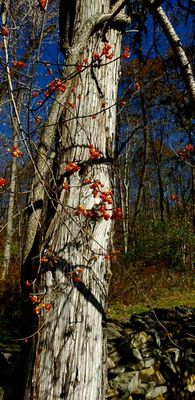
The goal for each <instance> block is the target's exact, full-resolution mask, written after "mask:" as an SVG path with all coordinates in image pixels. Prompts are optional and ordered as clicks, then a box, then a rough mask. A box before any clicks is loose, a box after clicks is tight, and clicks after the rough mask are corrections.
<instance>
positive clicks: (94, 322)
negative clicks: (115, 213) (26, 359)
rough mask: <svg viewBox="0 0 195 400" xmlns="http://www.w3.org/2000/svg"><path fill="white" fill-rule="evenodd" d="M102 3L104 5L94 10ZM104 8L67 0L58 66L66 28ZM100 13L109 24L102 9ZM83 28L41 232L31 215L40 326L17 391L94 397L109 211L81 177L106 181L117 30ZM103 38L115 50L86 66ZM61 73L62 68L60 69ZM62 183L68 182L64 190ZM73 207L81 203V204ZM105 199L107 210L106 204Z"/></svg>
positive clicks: (42, 399)
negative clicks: (104, 213)
mask: <svg viewBox="0 0 195 400" xmlns="http://www.w3.org/2000/svg"><path fill="white" fill-rule="evenodd" d="M119 3H120V4H122V2H121V1H120V2H119ZM102 10H103V11H104V14H99V13H102ZM106 13H107V14H109V13H110V10H109V1H106V2H105V1H103V0H99V1H95V0H94V1H92V2H90V3H89V1H88V0H85V1H82V2H81V1H76V8H75V16H74V26H72V27H71V28H73V37H72V43H74V49H73V47H72V49H71V47H70V49H69V50H68V57H67V59H66V64H67V65H68V64H72V62H71V60H72V57H73V56H74V54H76V55H77V59H78V55H79V54H78V51H79V43H78V44H77V46H75V42H74V40H75V37H77V40H78V41H79V37H80V38H81V37H82V32H83V31H84V29H85V28H86V26H87V22H88V21H89V20H90V19H91V18H92V17H93V16H95V14H97V15H98V18H99V19H101V18H102V21H103V22H104V23H105V22H107V21H106V19H104V18H103V16H104V15H106ZM109 15H111V13H110V14H109ZM111 17H112V15H111ZM113 18H114V17H113ZM113 18H112V20H113ZM95 19H97V17H96V18H94V20H95ZM123 19H124V15H123ZM91 20H92V19H91ZM107 20H108V23H109V18H108V17H107ZM123 22H124V21H123ZM104 26H105V25H104ZM92 28H94V29H91V32H93V35H90V37H89V39H88V42H86V43H85V44H84V46H83V47H84V49H83V51H82V52H81V54H80V55H79V58H80V59H79V60H78V64H79V65H80V64H82V63H83V60H84V59H86V58H88V59H89V66H88V65H87V66H86V67H82V68H81V69H82V71H80V67H78V68H77V69H76V66H75V67H74V70H75V71H74V72H75V73H74V74H72V79H69V81H68V82H67V87H68V92H69V98H68V99H67V98H66V99H65V100H66V101H65V103H64V105H63V111H62V113H61V114H60V115H59V118H60V119H59V120H58V121H59V124H58V129H56V137H55V144H56V148H55V154H56V156H55V159H54V162H53V171H52V172H53V174H52V177H51V179H50V181H49V178H48V176H47V182H48V181H49V182H50V186H49V188H48V190H47V192H48V191H49V193H50V203H49V204H50V207H49V209H48V213H47V215H46V218H44V220H45V221H46V220H47V221H48V220H49V222H48V223H47V229H46V232H45V233H43V228H44V225H43V222H42V220H41V218H40V213H39V214H36V218H37V216H38V217H39V219H38V223H37V224H38V225H39V232H38V234H37V236H36V237H37V238H39V243H38V248H39V251H40V257H38V258H37V264H38V276H37V278H36V279H35V284H34V290H36V292H37V291H38V295H37V296H38V301H40V302H37V304H36V307H38V308H39V310H40V313H39V315H38V317H37V319H38V330H39V332H38V334H37V335H36V340H35V338H34V342H35V345H34V348H33V349H32V358H33V357H34V363H33V362H32V363H31V367H32V368H30V370H29V375H28V377H27V383H26V390H25V400H27V399H28V400H30V399H31V400H35V399H36V400H51V399H52V400H54V399H56V400H59V399H67V400H73V399H74V400H81V399H85V400H89V399H90V400H97V399H98V400H100V399H103V398H104V396H105V384H106V373H105V371H106V368H105V365H106V353H105V335H104V329H103V323H104V318H105V312H106V303H107V294H108V284H109V278H110V269H109V268H110V265H109V261H108V260H106V259H105V254H106V253H107V252H109V251H110V233H111V226H112V220H111V219H109V220H108V221H107V220H105V219H104V218H103V217H100V215H101V213H100V212H99V211H98V212H97V209H99V206H98V204H99V203H100V201H101V199H100V197H98V196H97V197H94V196H93V194H92V188H90V184H84V181H85V180H86V179H91V180H92V182H93V183H94V182H96V181H97V180H99V181H100V182H101V183H102V185H104V187H103V186H101V184H100V183H99V186H98V187H97V188H98V190H99V189H101V191H106V190H107V189H109V188H111V187H112V157H113V143H114V134H115V122H116V109H115V104H116V100H117V82H118V67H119V56H120V43H121V34H120V33H119V32H118V31H116V30H115V29H110V28H108V27H107V28H108V29H106V31H105V34H103V35H102V34H101V31H97V26H95V25H94V26H93V27H92ZM99 28H100V27H99V26H98V29H99ZM95 31H96V33H95ZM105 38H106V40H107V43H109V44H111V45H112V50H111V51H110V52H113V53H114V58H118V59H117V60H116V61H113V62H109V60H108V59H106V58H105V56H102V60H103V61H102V65H100V64H101V63H100V59H98V58H97V61H96V62H95V61H93V63H92V64H91V65H90V63H91V59H92V53H93V52H96V53H99V54H101V52H102V48H103V47H104V43H103V41H105ZM73 50H74V54H73ZM84 65H85V64H84ZM67 68H69V67H67ZM66 72H67V71H66V69H65V70H64V76H66V75H67V74H66ZM74 75H75V76H74ZM64 98H65V97H64ZM89 144H93V145H94V147H95V148H96V149H97V150H98V151H99V152H100V157H99V158H98V159H94V160H93V159H92V160H89V148H88V146H89ZM70 162H74V163H76V164H77V165H78V166H79V167H80V170H79V171H78V172H75V173H73V174H69V173H65V170H64V167H65V166H66V165H67V164H68V163H70ZM39 172H40V174H41V171H39ZM44 174H45V172H44ZM41 175H42V177H43V174H41ZM64 184H65V185H69V187H68V188H67V189H64V187H63V185H64ZM52 185H53V188H55V192H54V189H52V187H51V186H52ZM37 193H38V192H37ZM99 195H100V191H99ZM36 200H37V199H36ZM79 206H81V209H80V210H84V211H82V212H81V213H80V212H79V210H78V207H79ZM108 208H110V211H108V213H109V214H110V215H111V214H112V211H111V208H112V205H111V206H108ZM75 210H77V211H76V214H77V215H76V214H75ZM90 212H91V214H90ZM78 214H79V215H78ZM86 214H87V215H88V216H89V215H90V217H89V218H87V217H86ZM97 214H98V216H97ZM42 215H43V213H42ZM29 229H30V228H29ZM33 235H34V233H33ZM32 237H33V236H32ZM40 237H42V239H41V240H40ZM35 241H36V240H35ZM28 250H29V249H28ZM32 255H33V256H34V257H36V256H37V255H38V253H36V254H32V252H31V256H32ZM43 255H44V257H45V259H44V258H43ZM25 256H26V255H25ZM28 260H29V258H27V261H28ZM35 260H36V258H35ZM34 267H35V266H34ZM38 282H39V284H38ZM43 303H44V304H45V303H46V304H48V303H49V304H52V309H51V310H50V311H49V312H47V313H46V312H45V309H44V306H42V308H41V306H40V305H41V304H43ZM41 327H42V328H41Z"/></svg>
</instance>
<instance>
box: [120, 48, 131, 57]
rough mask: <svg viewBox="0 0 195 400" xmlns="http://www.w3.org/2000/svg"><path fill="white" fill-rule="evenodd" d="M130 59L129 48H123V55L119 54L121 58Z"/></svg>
mask: <svg viewBox="0 0 195 400" xmlns="http://www.w3.org/2000/svg"><path fill="white" fill-rule="evenodd" d="M129 57H130V49H129V47H125V48H124V49H123V53H122V54H121V58H129Z"/></svg>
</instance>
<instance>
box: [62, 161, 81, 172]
mask: <svg viewBox="0 0 195 400" xmlns="http://www.w3.org/2000/svg"><path fill="white" fill-rule="evenodd" d="M80 169H81V168H80V167H79V166H78V165H77V164H76V163H74V162H71V163H69V164H68V165H66V167H65V171H66V172H67V173H68V174H69V175H72V174H74V173H75V172H78V171H80Z"/></svg>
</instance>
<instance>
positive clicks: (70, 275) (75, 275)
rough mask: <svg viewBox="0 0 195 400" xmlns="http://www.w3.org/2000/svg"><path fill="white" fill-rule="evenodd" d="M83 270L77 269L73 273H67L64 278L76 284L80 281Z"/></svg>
mask: <svg viewBox="0 0 195 400" xmlns="http://www.w3.org/2000/svg"><path fill="white" fill-rule="evenodd" d="M82 274H83V268H81V267H77V268H75V269H74V271H71V272H68V273H67V274H66V277H67V278H69V279H70V280H71V281H72V282H75V283H78V282H81V281H82Z"/></svg>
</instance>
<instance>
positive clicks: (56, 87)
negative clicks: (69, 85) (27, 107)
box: [45, 78, 66, 97]
mask: <svg viewBox="0 0 195 400" xmlns="http://www.w3.org/2000/svg"><path fill="white" fill-rule="evenodd" d="M47 87H48V90H47V91H46V92H45V96H46V97H48V96H50V95H51V94H52V93H53V92H55V91H57V92H65V90H66V85H65V83H62V80H61V79H60V78H55V79H54V80H53V81H51V82H49V83H48V85H47Z"/></svg>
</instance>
